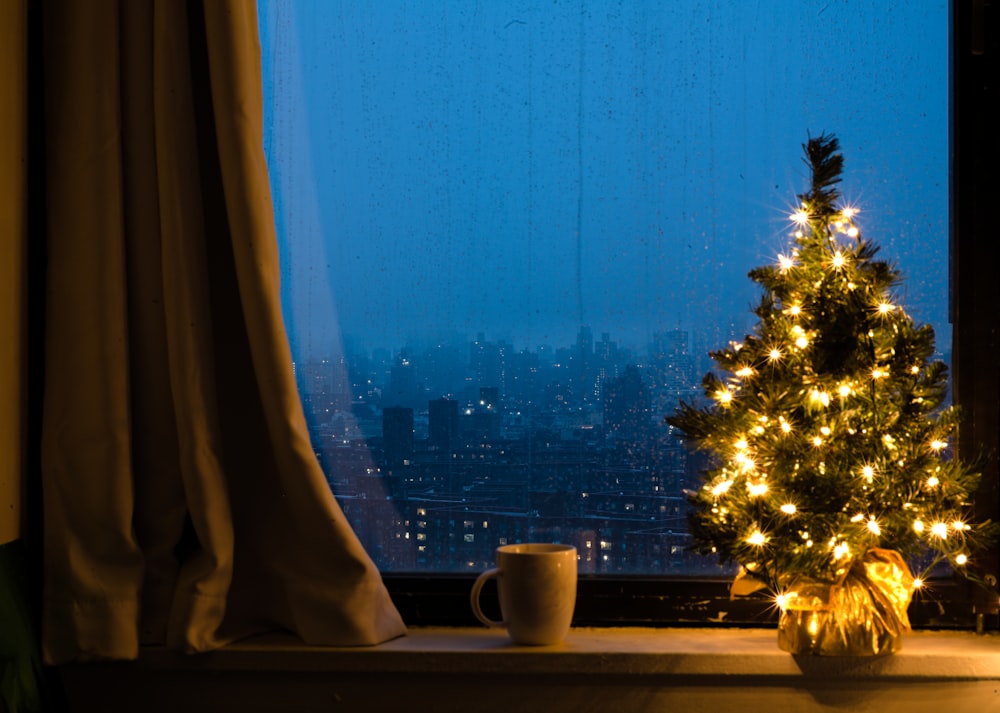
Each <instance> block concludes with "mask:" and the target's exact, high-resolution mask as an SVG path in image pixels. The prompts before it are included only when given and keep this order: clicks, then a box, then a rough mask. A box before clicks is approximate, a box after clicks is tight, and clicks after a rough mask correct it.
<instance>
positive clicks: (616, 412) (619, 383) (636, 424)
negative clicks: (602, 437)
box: [604, 366, 652, 440]
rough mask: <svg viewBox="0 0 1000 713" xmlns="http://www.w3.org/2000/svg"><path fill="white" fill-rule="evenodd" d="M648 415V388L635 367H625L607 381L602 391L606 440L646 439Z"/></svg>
mask: <svg viewBox="0 0 1000 713" xmlns="http://www.w3.org/2000/svg"><path fill="white" fill-rule="evenodd" d="M651 414H652V408H651V403H650V394H649V387H647V386H646V384H645V383H644V382H643V378H642V373H641V372H640V371H639V368H638V367H637V366H627V367H625V373H624V374H622V376H620V377H618V378H615V379H609V380H608V382H607V384H606V385H605V388H604V432H605V434H607V436H608V438H611V439H614V440H636V439H640V438H645V437H646V436H647V435H648V433H649V427H650V419H651Z"/></svg>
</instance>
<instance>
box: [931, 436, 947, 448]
mask: <svg viewBox="0 0 1000 713" xmlns="http://www.w3.org/2000/svg"><path fill="white" fill-rule="evenodd" d="M947 447H948V443H947V442H946V441H939V440H937V439H935V440H933V441H931V449H932V450H935V451H939V450H941V449H942V448H947Z"/></svg>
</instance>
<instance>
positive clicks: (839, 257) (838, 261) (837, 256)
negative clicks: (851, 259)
mask: <svg viewBox="0 0 1000 713" xmlns="http://www.w3.org/2000/svg"><path fill="white" fill-rule="evenodd" d="M831 263H832V264H833V268H834V269H835V270H839V269H841V268H842V267H843V266H844V265H846V264H847V258H846V257H844V254H843V253H842V252H840V251H839V250H838V251H837V252H835V253H834V254H833V259H832V260H831Z"/></svg>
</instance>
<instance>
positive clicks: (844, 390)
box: [837, 384, 851, 399]
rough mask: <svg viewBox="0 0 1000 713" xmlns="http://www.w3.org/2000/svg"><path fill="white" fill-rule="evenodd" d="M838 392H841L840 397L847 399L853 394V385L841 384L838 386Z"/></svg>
mask: <svg viewBox="0 0 1000 713" xmlns="http://www.w3.org/2000/svg"><path fill="white" fill-rule="evenodd" d="M837 393H838V394H840V398H842V399H846V398H847V397H848V396H850V395H851V387H850V386H848V385H847V384H841V385H840V386H838V387H837Z"/></svg>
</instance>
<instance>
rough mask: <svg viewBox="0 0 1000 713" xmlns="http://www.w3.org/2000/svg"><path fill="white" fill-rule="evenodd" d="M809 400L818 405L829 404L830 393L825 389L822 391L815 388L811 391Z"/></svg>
mask: <svg viewBox="0 0 1000 713" xmlns="http://www.w3.org/2000/svg"><path fill="white" fill-rule="evenodd" d="M809 400H810V401H812V402H813V404H814V405H816V406H829V405H830V394H828V393H826V392H825V391H820V390H819V389H813V390H812V391H810V392H809Z"/></svg>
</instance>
